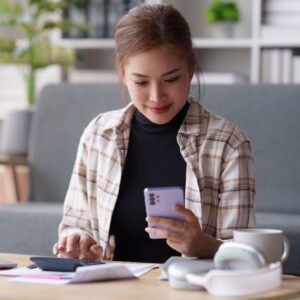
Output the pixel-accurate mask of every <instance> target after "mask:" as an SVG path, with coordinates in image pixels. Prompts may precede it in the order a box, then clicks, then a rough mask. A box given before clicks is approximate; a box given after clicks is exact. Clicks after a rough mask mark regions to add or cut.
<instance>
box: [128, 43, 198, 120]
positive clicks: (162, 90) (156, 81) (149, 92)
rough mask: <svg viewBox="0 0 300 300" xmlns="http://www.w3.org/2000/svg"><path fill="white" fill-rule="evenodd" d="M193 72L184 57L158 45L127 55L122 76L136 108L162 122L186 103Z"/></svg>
mask: <svg viewBox="0 0 300 300" xmlns="http://www.w3.org/2000/svg"><path fill="white" fill-rule="evenodd" d="M192 75H193V74H192V72H191V70H190V69H189V68H188V64H187V62H186V61H184V60H183V59H181V58H180V57H179V56H178V55H176V54H174V53H172V52H171V51H170V50H167V49H162V48H158V49H153V50H149V51H146V52H142V53H139V54H136V55H133V56H131V57H129V58H128V59H127V61H126V64H125V66H124V75H123V76H124V78H123V80H124V83H125V85H126V86H127V88H128V91H129V95H130V97H131V100H132V101H133V104H134V105H135V106H136V108H137V109H138V110H139V111H140V112H141V113H142V114H143V115H144V116H145V117H146V118H148V119H149V120H150V121H152V122H153V123H156V124H165V123H168V122H169V121H170V120H172V119H173V117H174V116H175V115H176V114H177V113H178V112H179V111H180V110H181V109H182V107H183V106H184V105H185V103H186V101H187V99H188V95H189V88H190V81H191V78H192Z"/></svg>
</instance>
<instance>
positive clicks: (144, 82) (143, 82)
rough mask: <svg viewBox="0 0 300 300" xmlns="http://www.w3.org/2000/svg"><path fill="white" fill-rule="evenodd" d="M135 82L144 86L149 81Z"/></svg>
mask: <svg viewBox="0 0 300 300" xmlns="http://www.w3.org/2000/svg"><path fill="white" fill-rule="evenodd" d="M134 83H135V84H137V85H141V86H144V85H146V84H147V83H148V82H147V81H135V82H134Z"/></svg>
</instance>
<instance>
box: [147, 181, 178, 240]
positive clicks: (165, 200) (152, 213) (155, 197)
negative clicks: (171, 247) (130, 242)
mask: <svg viewBox="0 0 300 300" xmlns="http://www.w3.org/2000/svg"><path fill="white" fill-rule="evenodd" d="M144 198H145V206H146V213H147V216H149V217H166V218H173V219H177V220H182V221H183V220H184V218H183V217H182V216H181V215H180V214H178V213H177V212H176V211H175V210H174V205H175V204H180V205H182V206H184V193H183V189H182V188H181V187H179V186H170V187H151V188H145V189H144ZM148 226H149V227H153V228H158V227H160V228H163V226H160V225H157V224H152V223H148ZM164 229H165V228H164ZM168 230H170V228H168ZM150 238H152V239H159V238H161V237H159V236H156V235H153V234H150Z"/></svg>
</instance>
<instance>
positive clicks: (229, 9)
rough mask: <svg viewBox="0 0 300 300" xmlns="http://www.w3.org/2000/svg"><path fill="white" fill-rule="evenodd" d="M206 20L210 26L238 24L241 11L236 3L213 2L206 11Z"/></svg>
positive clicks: (217, 0) (216, 0)
mask: <svg viewBox="0 0 300 300" xmlns="http://www.w3.org/2000/svg"><path fill="white" fill-rule="evenodd" d="M205 19H206V21H207V23H210V24H212V23H217V22H222V21H229V22H238V21H239V20H240V10H239V7H238V5H237V3H236V2H234V1H222V0H213V2H212V3H211V4H210V5H209V6H208V7H207V8H206V10H205Z"/></svg>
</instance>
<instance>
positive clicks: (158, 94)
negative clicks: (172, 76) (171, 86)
mask: <svg viewBox="0 0 300 300" xmlns="http://www.w3.org/2000/svg"><path fill="white" fill-rule="evenodd" d="M164 98H165V91H164V89H163V87H162V86H161V84H159V83H154V84H152V85H151V88H150V101H151V102H160V101H162V100H164Z"/></svg>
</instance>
